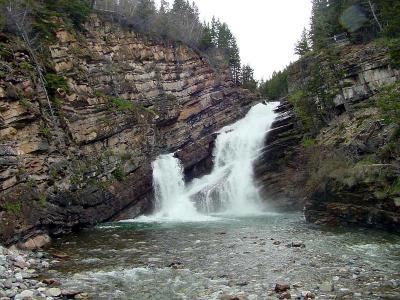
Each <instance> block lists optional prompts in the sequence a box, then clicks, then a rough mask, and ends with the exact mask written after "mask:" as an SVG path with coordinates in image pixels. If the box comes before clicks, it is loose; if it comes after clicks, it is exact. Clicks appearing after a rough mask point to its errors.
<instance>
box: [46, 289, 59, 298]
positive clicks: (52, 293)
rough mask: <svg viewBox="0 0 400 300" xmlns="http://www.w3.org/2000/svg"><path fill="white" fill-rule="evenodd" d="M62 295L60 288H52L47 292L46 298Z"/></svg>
mask: <svg viewBox="0 0 400 300" xmlns="http://www.w3.org/2000/svg"><path fill="white" fill-rule="evenodd" d="M60 295H61V290H60V289H59V288H50V289H48V290H47V291H46V296H48V297H59V296H60Z"/></svg>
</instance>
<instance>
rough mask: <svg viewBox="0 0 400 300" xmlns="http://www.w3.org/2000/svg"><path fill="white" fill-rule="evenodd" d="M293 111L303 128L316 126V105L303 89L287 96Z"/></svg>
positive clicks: (309, 128)
mask: <svg viewBox="0 0 400 300" xmlns="http://www.w3.org/2000/svg"><path fill="white" fill-rule="evenodd" d="M288 100H289V102H290V103H291V104H292V105H293V107H294V112H295V114H296V116H297V117H298V119H299V120H300V121H301V123H302V125H303V128H304V129H305V130H311V129H316V128H317V122H316V116H317V107H316V104H315V102H314V100H313V99H312V98H311V97H309V96H308V95H307V94H306V93H305V92H303V91H296V92H294V93H293V94H291V95H290V96H289V97H288Z"/></svg>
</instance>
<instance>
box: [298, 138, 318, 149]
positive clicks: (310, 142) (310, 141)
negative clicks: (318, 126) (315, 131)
mask: <svg viewBox="0 0 400 300" xmlns="http://www.w3.org/2000/svg"><path fill="white" fill-rule="evenodd" d="M301 145H302V146H303V147H304V148H305V149H308V148H311V147H313V146H315V139H313V138H310V137H306V138H304V139H303V141H302V142H301Z"/></svg>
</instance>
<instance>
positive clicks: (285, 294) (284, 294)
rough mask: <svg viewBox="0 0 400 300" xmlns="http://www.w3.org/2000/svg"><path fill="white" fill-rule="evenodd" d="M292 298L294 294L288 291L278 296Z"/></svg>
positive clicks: (279, 297)
mask: <svg viewBox="0 0 400 300" xmlns="http://www.w3.org/2000/svg"><path fill="white" fill-rule="evenodd" d="M291 298H292V296H291V295H290V293H288V292H283V293H282V294H280V295H279V296H278V299H291Z"/></svg>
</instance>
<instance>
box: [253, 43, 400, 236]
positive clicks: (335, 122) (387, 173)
mask: <svg viewBox="0 0 400 300" xmlns="http://www.w3.org/2000/svg"><path fill="white" fill-rule="evenodd" d="M321 57H322V56H318V55H317V56H316V55H311V56H306V57H304V58H302V59H301V60H299V61H298V62H296V63H295V64H293V65H292V66H290V68H289V79H288V83H289V92H290V93H294V92H296V91H299V90H302V89H304V87H305V86H306V83H307V82H308V81H309V80H310V78H311V76H312V74H313V72H315V63H316V61H317V60H319V64H322V65H324V63H325V62H324V61H322V62H321ZM334 67H335V68H336V72H337V73H338V74H340V76H339V75H338V77H341V80H340V82H338V83H337V84H336V86H338V87H340V88H339V89H338V90H335V91H334V92H336V93H337V94H336V96H335V97H334V100H333V101H334V107H333V111H332V112H329V113H330V114H331V115H333V116H334V117H333V118H332V119H331V121H330V122H329V124H328V126H326V127H324V128H322V129H321V130H320V132H319V133H318V134H316V137H315V139H314V138H312V137H310V134H309V133H307V132H306V131H305V130H302V129H301V126H299V122H298V120H296V117H295V115H294V114H293V109H292V108H291V106H290V105H288V103H287V102H286V101H285V100H284V101H283V102H282V105H281V107H280V108H279V111H281V114H280V117H279V118H278V120H277V122H276V123H275V125H274V129H273V130H272V131H271V133H270V135H269V137H268V139H267V141H266V147H265V150H264V152H263V155H262V157H261V159H260V160H259V162H258V163H257V168H256V170H257V175H258V178H259V180H260V182H261V184H262V191H263V192H264V195H266V197H267V198H268V201H269V202H270V203H272V206H273V207H277V208H282V207H283V208H284V209H286V207H292V208H298V207H303V206H304V212H305V217H306V219H307V220H308V221H309V222H314V223H318V224H332V225H333V224H334V225H338V224H345V225H363V226H371V227H379V228H384V229H389V230H395V231H400V226H399V224H400V223H399V222H400V203H399V197H400V185H399V181H398V178H399V175H400V165H399V156H400V153H399V148H398V146H397V145H398V137H397V138H396V130H398V129H396V125H394V124H387V123H385V122H384V120H383V116H382V113H381V111H380V110H379V109H378V108H377V105H376V103H377V102H376V101H377V97H379V95H378V94H377V93H379V91H380V90H381V89H382V87H384V86H386V85H389V84H393V83H395V82H398V81H399V80H400V71H399V70H398V69H395V68H393V67H392V61H391V57H390V55H389V53H388V49H387V48H385V47H383V46H378V45H377V44H376V43H371V44H368V45H360V46H346V47H344V48H342V49H340V54H339V55H338V59H337V60H336V61H335V66H334ZM313 68H314V69H313ZM327 86H328V85H327ZM327 92H328V93H329V92H333V91H327ZM399 97H400V95H399ZM315 101H317V100H315ZM305 136H308V138H309V139H310V141H312V145H306V144H304V143H303V142H304V141H305V139H304V137H305Z"/></svg>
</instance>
